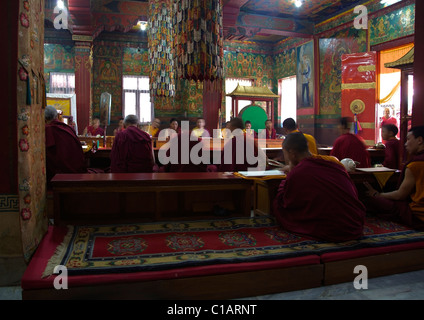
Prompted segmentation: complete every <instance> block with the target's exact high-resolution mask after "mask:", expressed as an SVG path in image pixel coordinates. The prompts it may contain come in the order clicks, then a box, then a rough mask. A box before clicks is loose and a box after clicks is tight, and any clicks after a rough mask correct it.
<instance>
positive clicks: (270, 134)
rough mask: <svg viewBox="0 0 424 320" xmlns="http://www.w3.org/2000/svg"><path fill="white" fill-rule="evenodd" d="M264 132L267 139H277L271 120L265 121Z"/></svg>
mask: <svg viewBox="0 0 424 320" xmlns="http://www.w3.org/2000/svg"><path fill="white" fill-rule="evenodd" d="M265 130H266V138H267V139H277V131H276V130H275V128H274V124H273V123H272V121H271V120H266V121H265Z"/></svg>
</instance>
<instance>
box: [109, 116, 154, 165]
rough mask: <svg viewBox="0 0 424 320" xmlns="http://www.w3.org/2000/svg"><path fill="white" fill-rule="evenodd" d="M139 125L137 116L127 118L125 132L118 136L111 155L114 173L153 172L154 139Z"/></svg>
mask: <svg viewBox="0 0 424 320" xmlns="http://www.w3.org/2000/svg"><path fill="white" fill-rule="evenodd" d="M137 125H138V118H137V116H136V115H128V116H126V117H125V119H124V128H125V130H124V131H122V132H119V133H118V134H117V135H116V137H115V140H114V142H113V146H112V150H111V153H110V159H111V163H110V171H111V172H112V173H122V172H153V169H154V164H155V161H154V154H153V146H152V138H150V135H149V134H148V133H146V132H144V131H143V130H140V129H139V128H138V127H137Z"/></svg>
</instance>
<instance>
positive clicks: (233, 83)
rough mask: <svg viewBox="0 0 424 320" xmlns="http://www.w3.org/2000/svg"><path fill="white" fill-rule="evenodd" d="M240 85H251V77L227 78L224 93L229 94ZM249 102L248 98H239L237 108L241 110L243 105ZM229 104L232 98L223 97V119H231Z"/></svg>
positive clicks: (230, 104)
mask: <svg viewBox="0 0 424 320" xmlns="http://www.w3.org/2000/svg"><path fill="white" fill-rule="evenodd" d="M238 84H240V85H241V86H253V80H251V79H242V78H239V79H237V78H229V79H226V80H225V94H229V93H231V92H233V91H234V90H235V89H236V88H237V85H238ZM250 104H251V101H248V100H239V102H238V109H239V111H240V110H242V109H243V108H244V107H246V106H248V105H250ZM231 106H232V98H231V97H225V121H230V120H231Z"/></svg>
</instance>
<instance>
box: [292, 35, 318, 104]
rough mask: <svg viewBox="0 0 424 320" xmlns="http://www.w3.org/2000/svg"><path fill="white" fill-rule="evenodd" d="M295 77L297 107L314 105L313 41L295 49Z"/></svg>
mask: <svg viewBox="0 0 424 320" xmlns="http://www.w3.org/2000/svg"><path fill="white" fill-rule="evenodd" d="M296 68H297V73H296V78H297V105H298V108H309V107H313V106H314V80H313V79H314V73H315V72H314V42H313V41H310V42H308V43H305V44H304V45H302V46H300V47H297V49H296Z"/></svg>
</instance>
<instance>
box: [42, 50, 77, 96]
mask: <svg viewBox="0 0 424 320" xmlns="http://www.w3.org/2000/svg"><path fill="white" fill-rule="evenodd" d="M74 58H75V50H74V46H71V45H62V44H51V43H45V44H44V78H45V80H46V90H47V92H49V91H50V73H51V72H74V71H75V61H74Z"/></svg>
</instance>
